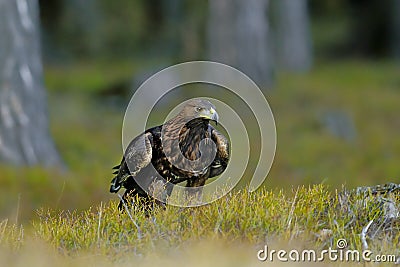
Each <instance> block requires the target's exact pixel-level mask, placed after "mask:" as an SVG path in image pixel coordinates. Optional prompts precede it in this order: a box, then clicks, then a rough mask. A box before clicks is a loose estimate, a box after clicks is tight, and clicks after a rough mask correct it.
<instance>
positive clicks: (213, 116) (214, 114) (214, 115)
mask: <svg viewBox="0 0 400 267" xmlns="http://www.w3.org/2000/svg"><path fill="white" fill-rule="evenodd" d="M210 114H211V120H213V121H215V123H216V124H217V125H218V120H219V116H218V113H217V111H216V110H215V109H213V108H211V109H210Z"/></svg>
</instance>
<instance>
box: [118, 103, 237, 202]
mask: <svg viewBox="0 0 400 267" xmlns="http://www.w3.org/2000/svg"><path fill="white" fill-rule="evenodd" d="M210 121H215V122H216V123H217V124H218V113H217V112H216V110H215V106H214V105H213V104H211V103H210V102H209V101H207V100H204V99H198V98H196V99H192V100H189V101H187V102H186V104H185V105H184V106H183V108H182V110H181V111H180V112H179V113H178V115H176V116H175V117H174V118H172V119H170V120H169V121H167V122H165V123H164V124H163V125H159V126H156V127H153V128H150V129H148V130H146V131H145V132H144V133H142V134H140V135H139V136H137V137H136V138H134V139H133V140H132V141H131V142H130V143H129V145H128V147H127V149H126V151H125V153H124V156H123V158H122V161H121V163H120V165H118V166H115V167H114V168H113V169H115V171H114V174H116V176H115V177H114V179H112V181H111V187H110V192H112V193H116V192H118V191H119V190H120V189H121V187H124V188H125V189H126V191H125V194H124V196H123V199H121V201H120V204H119V208H120V209H122V208H123V204H124V201H128V200H129V198H131V197H135V196H138V197H142V198H144V199H146V200H151V199H152V198H151V197H150V196H149V194H148V192H150V191H151V187H152V185H154V184H155V183H156V182H160V181H161V182H162V185H163V188H165V190H164V191H163V192H164V193H163V195H162V202H164V203H165V202H166V200H167V197H168V196H169V195H170V194H171V192H172V189H173V184H177V183H180V182H184V181H186V186H187V187H198V186H203V185H204V184H205V182H206V180H207V179H208V178H210V177H214V176H217V175H220V174H221V173H222V172H223V171H224V170H225V169H226V166H227V164H228V160H229V141H228V139H227V138H226V137H225V136H224V135H223V134H221V133H220V132H218V131H217V130H216V129H215V128H214V127H213V126H211V124H210ZM210 142H213V143H214V144H215V146H212V145H210ZM207 144H208V145H207ZM199 159H201V160H199ZM171 161H172V162H171ZM202 164H203V165H202ZM204 164H205V165H204Z"/></svg>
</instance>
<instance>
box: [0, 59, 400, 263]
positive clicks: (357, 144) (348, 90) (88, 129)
mask: <svg viewBox="0 0 400 267" xmlns="http://www.w3.org/2000/svg"><path fill="white" fill-rule="evenodd" d="M137 69H139V67H138V66H134V65H130V64H127V63H124V64H122V65H121V66H119V67H116V68H114V66H113V65H104V66H103V65H101V64H100V66H95V67H93V66H90V65H88V64H81V65H78V66H64V67H62V68H49V69H48V70H47V71H46V83H47V87H48V88H49V105H50V107H49V109H50V119H51V131H52V134H53V136H54V139H55V142H56V145H57V147H58V149H59V151H60V153H61V155H62V157H63V159H64V160H65V162H66V164H67V166H68V170H67V171H65V172H60V171H58V170H43V169H41V168H39V167H34V168H27V167H24V168H22V167H13V166H0V171H1V174H0V182H1V183H2V187H1V188H0V265H1V266H3V265H4V266H12V265H15V266H19V265H23V264H24V263H26V262H32V266H54V263H55V262H56V263H57V264H56V265H60V266H71V265H75V266H81V265H85V266H86V265H96V266H113V265H116V264H118V263H125V264H132V265H133V264H136V263H138V264H139V263H140V264H141V265H143V266H151V265H153V264H155V263H161V262H162V263H163V265H164V266H169V265H171V266H172V265H174V263H176V259H177V258H178V259H181V260H182V262H183V263H187V264H186V265H193V266H202V265H204V263H207V262H210V261H212V262H215V263H216V265H217V264H219V266H235V265H237V266H243V265H251V264H256V263H257V260H256V255H255V253H256V252H257V251H258V250H259V249H260V247H262V246H263V245H264V244H265V243H268V244H270V245H271V247H273V248H281V247H283V248H289V249H292V248H315V249H323V248H326V247H329V246H332V247H334V246H335V242H336V241H337V240H338V239H339V238H345V239H346V240H347V242H348V244H349V247H350V248H354V249H356V248H357V249H360V248H361V246H362V240H361V238H360V234H361V233H362V229H363V228H364V227H365V226H366V225H367V224H368V222H369V221H371V220H374V224H373V225H372V226H371V230H370V231H371V232H370V233H369V234H371V233H372V232H373V231H376V229H377V227H378V226H379V222H380V220H381V219H380V218H382V208H381V206H379V205H377V202H376V201H374V199H375V198H372V197H371V198H362V199H361V198H357V197H355V198H353V199H351V204H349V205H350V207H352V208H351V209H350V211H351V212H349V209H346V210H344V209H343V208H341V204H340V203H339V198H338V194H337V192H338V191H337V190H339V191H341V190H342V185H343V184H345V185H346V187H347V188H355V187H357V186H364V185H374V184H379V183H386V182H395V183H399V176H398V173H399V167H398V160H397V159H398V158H399V157H400V141H399V138H398V135H399V133H400V124H399V120H398V113H399V106H398V93H399V90H400V78H399V75H398V73H399V70H400V67H399V66H398V65H395V64H393V63H390V62H366V61H346V62H329V64H325V63H319V64H318V65H317V67H316V68H315V69H314V70H312V71H311V72H310V74H307V75H296V74H286V73H280V74H279V75H278V77H277V81H278V83H277V86H276V87H275V88H274V89H273V90H272V91H270V92H269V93H268V96H267V97H268V100H269V102H270V105H271V108H272V110H273V112H274V116H275V120H276V124H277V133H278V144H277V151H276V157H275V161H274V164H273V166H272V169H271V172H270V174H269V176H268V178H267V179H266V182H265V184H264V187H263V188H261V189H260V190H259V191H257V192H255V193H248V192H246V191H245V190H240V191H234V192H232V193H231V194H230V195H228V196H227V197H225V198H222V199H220V200H218V201H217V202H215V203H213V204H211V205H207V206H204V207H200V208H194V209H184V210H180V209H178V208H174V207H168V208H167V210H165V211H163V210H157V211H155V212H154V214H152V215H151V216H150V217H146V216H144V214H142V213H140V212H138V211H136V212H133V213H132V214H133V218H134V220H135V223H137V224H138V226H139V228H140V232H141V234H140V235H138V230H137V227H136V226H135V225H134V223H133V222H132V221H131V219H130V218H129V216H127V214H126V213H125V214H120V213H118V212H117V210H116V205H117V197H116V196H114V195H111V194H109V193H108V185H109V181H110V180H111V170H110V168H111V167H112V166H114V164H116V163H118V161H119V160H120V156H121V143H120V141H121V125H122V117H123V112H124V105H121V106H115V105H111V104H109V103H108V102H107V101H105V100H104V98H106V97H104V96H103V98H102V97H99V95H101V91H102V90H103V88H107V87H108V86H109V85H112V84H114V83H116V82H118V81H119V80H125V79H128V80H129V78H130V75H131V72H132V71H133V72H135V70H137ZM99 77H101V78H99ZM332 110H333V111H340V112H343V113H345V114H348V116H349V117H350V118H351V120H352V122H353V124H354V126H355V130H356V138H355V139H354V140H350V141H349V140H345V139H343V138H341V137H339V136H335V135H334V134H332V133H331V132H330V131H329V130H328V129H327V127H326V126H325V124H324V120H323V118H324V114H325V113H326V112H330V111H332ZM245 178H246V177H245ZM379 203H381V202H378V204H379ZM395 203H397V204H396V205H398V203H399V200H398V199H396V200H395ZM396 223H397V224H393V226H392V230H393V231H392V232H390V231H381V232H379V233H380V234H377V235H375V236H374V237H372V236H370V237H368V238H367V242H368V245H369V246H370V248H371V250H373V251H374V253H380V252H383V253H397V254H399V251H398V247H399V238H400V237H399V231H398V229H399V227H398V222H396ZM396 249H397V250H396ZM197 261H199V262H203V264H201V263H196V262H197ZM174 266H175V265H174Z"/></svg>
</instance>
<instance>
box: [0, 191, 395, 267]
mask: <svg viewBox="0 0 400 267" xmlns="http://www.w3.org/2000/svg"><path fill="white" fill-rule="evenodd" d="M397 197H399V196H397ZM378 203H379V202H378V201H377V197H374V196H370V197H365V196H362V195H352V196H351V200H350V201H348V202H346V203H345V204H344V202H343V200H342V199H341V198H340V197H339V194H338V193H337V192H332V191H331V190H329V189H328V188H327V187H325V186H322V185H315V186H313V187H304V186H302V187H299V188H294V189H293V191H292V192H291V193H289V194H288V193H284V192H283V191H281V190H280V191H269V190H265V189H263V190H259V191H257V192H255V193H249V192H247V191H239V192H235V193H229V194H228V195H227V196H226V197H224V198H223V199H221V200H218V201H216V202H214V203H212V204H209V205H206V206H202V207H199V208H190V209H181V208H178V207H171V206H168V207H167V209H166V210H162V209H155V210H154V211H153V212H152V213H151V214H145V213H143V212H142V211H141V210H139V209H135V206H134V207H132V208H131V209H130V211H129V212H130V213H131V215H132V218H131V217H130V216H128V214H127V213H120V212H119V211H118V209H117V203H116V202H115V201H111V202H107V203H100V204H99V205H96V206H94V207H92V208H89V209H88V210H85V211H82V212H77V211H65V210H52V209H41V210H39V211H38V219H37V220H35V221H33V223H32V226H31V227H28V228H29V231H27V232H28V233H25V234H24V235H22V234H21V233H23V232H24V230H23V227H16V226H13V225H11V226H7V222H3V223H2V224H1V225H0V226H1V227H0V246H1V245H3V246H4V245H6V247H11V249H12V250H14V251H15V250H22V249H23V248H24V247H25V246H26V243H28V244H29V242H32V239H34V240H35V242H39V241H40V242H42V243H43V244H46V246H47V249H48V250H50V251H54V252H56V254H57V255H58V256H59V257H60V258H62V259H64V261H65V260H66V259H69V260H71V259H74V258H82V257H94V256H95V255H99V256H100V257H101V258H104V260H105V262H108V263H109V264H110V266H113V265H114V264H116V263H119V262H120V261H123V262H125V261H129V262H130V264H133V263H132V262H131V260H133V262H136V263H137V264H140V263H142V261H146V260H148V259H149V257H150V258H151V257H152V256H153V255H157V257H160V256H161V257H166V258H168V256H166V255H169V254H172V255H174V254H176V253H182V254H183V255H187V254H189V255H190V253H191V252H190V249H188V248H189V247H194V248H195V247H198V246H200V247H201V246H204V244H206V242H208V243H207V244H209V245H208V246H209V247H208V248H207V250H205V251H201V252H199V253H195V254H194V255H192V257H194V258H199V259H201V257H204V256H206V255H205V254H203V253H206V252H207V251H209V250H210V249H211V250H212V249H213V248H214V249H217V248H218V247H219V246H221V245H222V244H225V245H224V247H223V253H222V254H223V255H224V253H226V252H228V253H227V254H228V255H230V254H229V253H230V252H232V251H235V250H237V249H238V247H240V246H242V249H243V251H244V252H245V253H243V251H242V252H241V254H242V255H243V256H244V260H243V259H242V260H241V263H242V264H244V265H247V264H248V263H252V262H254V259H256V253H257V251H258V250H259V249H260V248H262V247H263V246H264V245H265V244H267V245H268V246H270V247H271V248H275V249H279V248H282V247H284V248H288V250H289V249H299V250H301V249H315V250H316V251H321V250H322V249H327V248H328V247H332V248H333V249H334V248H335V247H336V242H337V241H338V240H339V239H343V238H344V239H346V241H347V244H348V248H349V249H357V250H360V251H362V249H363V246H362V240H361V237H360V234H361V233H362V231H363V228H365V227H366V225H367V224H368V222H369V221H371V220H374V221H376V222H379V223H377V225H378V226H379V227H378V230H376V229H375V230H374V231H371V232H370V233H368V239H367V242H368V245H369V247H368V249H370V250H371V251H372V252H373V253H374V255H376V254H390V255H391V254H393V255H399V252H400V251H399V242H400V241H399V240H400V225H399V222H398V218H397V219H396V220H397V225H396V224H393V225H392V227H391V228H390V229H387V228H384V227H383V226H382V225H384V221H383V220H382V218H383V211H382V208H381V207H380V205H379V204H378ZM397 206H398V202H397ZM397 208H400V207H399V206H398V207H397ZM349 211H350V212H349ZM354 218H356V219H354ZM396 220H394V221H393V222H394V223H396ZM371 229H372V228H371ZM375 231H376V232H375ZM376 233H379V237H378V235H377V234H376ZM26 240H29V242H27V241H26ZM240 244H241V245H240ZM274 246H275V247H274ZM54 252H53V253H54ZM231 256H233V255H231ZM96 257H97V256H96ZM233 257H234V256H233ZM191 260H193V259H191ZM220 260H222V262H225V263H226V262H230V259H229V257H226V255H225V256H224V257H222V258H221V259H220ZM0 263H1V261H0ZM327 263H329V262H327ZM106 266H108V265H106ZM199 266H200V265H199Z"/></svg>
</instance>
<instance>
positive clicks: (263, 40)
mask: <svg viewBox="0 0 400 267" xmlns="http://www.w3.org/2000/svg"><path fill="white" fill-rule="evenodd" d="M268 3H269V0H247V1H242V0H218V1H209V23H208V45H209V56H210V59H211V60H215V61H218V62H221V63H225V64H228V65H232V66H233V67H236V68H238V69H239V70H241V71H243V72H244V73H245V74H247V75H248V76H249V77H250V78H252V79H253V80H254V81H255V82H256V83H257V84H259V85H267V86H269V85H271V84H272V80H273V79H272V77H273V75H272V74H273V71H272V69H273V68H272V56H271V49H270V43H269V41H270V40H269V22H268V18H267V9H268Z"/></svg>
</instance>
